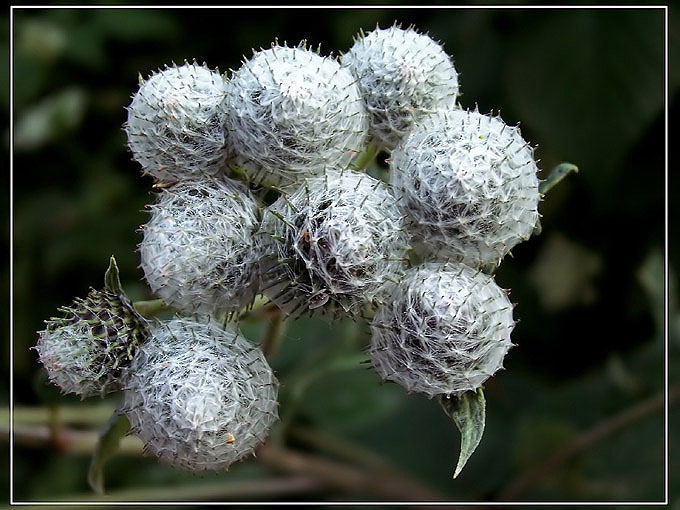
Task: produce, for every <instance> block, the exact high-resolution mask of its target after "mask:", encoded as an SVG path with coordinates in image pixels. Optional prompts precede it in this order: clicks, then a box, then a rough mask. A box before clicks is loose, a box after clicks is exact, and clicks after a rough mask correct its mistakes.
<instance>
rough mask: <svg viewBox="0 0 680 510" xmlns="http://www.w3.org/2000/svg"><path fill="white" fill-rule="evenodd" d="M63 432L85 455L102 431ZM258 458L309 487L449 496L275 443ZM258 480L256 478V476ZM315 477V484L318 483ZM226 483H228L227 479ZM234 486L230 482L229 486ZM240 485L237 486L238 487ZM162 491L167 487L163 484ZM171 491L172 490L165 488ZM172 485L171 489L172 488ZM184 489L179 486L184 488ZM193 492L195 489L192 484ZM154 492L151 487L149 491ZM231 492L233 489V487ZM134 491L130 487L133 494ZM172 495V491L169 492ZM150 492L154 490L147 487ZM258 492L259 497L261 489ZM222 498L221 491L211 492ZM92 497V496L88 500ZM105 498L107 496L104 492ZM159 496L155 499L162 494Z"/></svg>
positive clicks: (5, 430) (38, 436)
mask: <svg viewBox="0 0 680 510" xmlns="http://www.w3.org/2000/svg"><path fill="white" fill-rule="evenodd" d="M61 434H62V437H63V438H64V444H65V446H66V449H65V450H64V453H66V454H80V455H90V454H91V453H92V451H93V449H94V447H95V445H96V444H97V441H98V440H99V436H98V434H97V433H96V432H94V431H81V430H73V429H66V428H65V429H62V432H61ZM0 437H2V439H3V440H5V441H6V440H8V439H9V427H8V425H6V424H2V425H0ZM14 441H15V444H17V445H22V446H26V447H32V448H50V447H51V446H53V445H52V442H51V439H50V432H49V429H48V427H46V426H39V427H35V426H33V427H27V426H21V427H15V428H14ZM119 452H120V453H122V454H127V455H142V442H141V440H140V439H138V438H137V437H135V436H127V437H124V438H123V439H122V440H121V442H120V450H119ZM257 458H258V460H259V461H260V462H261V463H262V464H264V465H265V466H268V467H270V468H272V469H274V470H276V471H281V472H284V473H287V474H289V475H292V477H293V479H296V480H302V478H305V479H307V480H308V482H306V483H305V484H301V485H306V487H307V490H321V489H329V488H330V489H335V490H340V491H342V492H345V493H358V494H368V495H370V496H373V497H376V498H380V499H386V500H392V501H399V500H407V501H425V500H428V501H437V500H443V499H444V497H443V496H442V495H440V494H438V493H437V492H435V491H433V490H431V489H430V488H428V487H425V486H423V485H421V484H420V483H419V482H416V481H414V480H412V479H410V478H406V477H404V476H402V475H396V474H393V473H390V472H386V471H381V470H377V469H361V468H358V467H356V466H352V465H350V464H345V463H339V462H335V461H332V460H329V459H326V458H323V457H320V456H316V455H311V454H308V453H300V452H296V451H293V450H290V449H287V448H281V447H279V446H275V445H273V444H272V443H271V442H269V443H268V444H265V445H263V446H262V447H260V448H259V449H258V451H257ZM253 482H254V481H253ZM312 482H313V483H312ZM238 483H239V484H244V483H246V481H239V482H238ZM223 485H227V484H225V483H224V482H223ZM227 486H228V487H229V485H227ZM196 487H197V488H196V492H190V493H189V492H186V493H181V494H180V496H181V497H182V499H183V498H185V497H186V498H187V499H190V498H191V499H194V498H199V499H205V498H206V493H203V492H199V489H198V487H199V486H196ZM232 487H234V486H232ZM298 488H299V491H300V492H304V490H303V488H302V487H301V486H299V487H298ZM158 490H159V491H160V490H161V489H158ZM164 490H166V491H167V489H164ZM171 490H172V489H170V491H171ZM178 490H179V489H178ZM186 490H187V491H191V490H192V489H189V488H188V487H187V488H186ZM147 491H148V490H147ZM225 491H227V492H228V490H227V488H225ZM130 493H131V491H125V493H123V497H125V494H127V496H129V495H130ZM166 493H167V494H168V495H170V494H171V492H169V491H168V492H166ZM133 494H134V498H133V499H136V498H138V497H141V496H139V495H138V493H134V492H133ZM145 494H146V495H147V496H145V498H146V497H148V494H149V492H145ZM224 494H225V495H224V496H223V497H237V496H235V495H234V494H233V493H232V494H227V493H226V492H225V493H224ZM252 495H253V496H255V497H259V494H257V493H256V492H253V493H252ZM110 496H111V497H115V496H116V493H112V494H111V495H110ZM180 496H178V495H177V494H174V493H173V495H172V498H170V499H173V500H177V499H179V498H180ZM212 497H217V496H214V495H213V496H210V498H212ZM89 498H90V497H89V496H87V497H86V499H88V500H91V499H89ZM100 498H101V497H100ZM156 498H157V497H156V496H155V495H154V497H153V498H152V499H156Z"/></svg>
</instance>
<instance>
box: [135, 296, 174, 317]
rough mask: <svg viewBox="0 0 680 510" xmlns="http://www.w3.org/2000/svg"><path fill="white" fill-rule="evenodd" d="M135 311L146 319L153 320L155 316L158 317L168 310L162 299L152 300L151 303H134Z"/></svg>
mask: <svg viewBox="0 0 680 510" xmlns="http://www.w3.org/2000/svg"><path fill="white" fill-rule="evenodd" d="M132 306H134V307H135V310H137V312H138V313H139V314H140V315H142V316H143V317H146V318H151V317H153V316H154V315H158V314H159V313H160V312H162V311H164V310H167V307H166V306H165V303H163V300H162V299H152V300H150V301H135V302H134V303H132Z"/></svg>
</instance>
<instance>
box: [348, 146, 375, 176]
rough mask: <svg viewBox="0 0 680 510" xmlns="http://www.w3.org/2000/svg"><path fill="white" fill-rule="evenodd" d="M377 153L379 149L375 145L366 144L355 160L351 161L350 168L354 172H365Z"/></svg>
mask: <svg viewBox="0 0 680 510" xmlns="http://www.w3.org/2000/svg"><path fill="white" fill-rule="evenodd" d="M378 152H380V148H379V147H378V146H377V145H375V144H372V143H371V144H368V145H367V146H366V148H365V149H364V150H363V151H361V153H359V155H358V156H357V157H356V159H355V160H354V161H352V168H353V169H354V170H356V171H361V170H365V169H366V167H367V166H368V165H369V164H370V162H371V161H373V160H374V159H375V157H376V156H377V155H378Z"/></svg>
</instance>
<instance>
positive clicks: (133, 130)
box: [125, 62, 226, 181]
mask: <svg viewBox="0 0 680 510" xmlns="http://www.w3.org/2000/svg"><path fill="white" fill-rule="evenodd" d="M225 90H226V82H225V80H224V78H222V76H221V75H220V74H219V73H218V72H215V71H211V70H210V69H208V68H207V67H205V66H201V65H198V64H196V63H195V62H194V63H193V64H188V63H187V64H185V65H183V66H179V67H175V66H173V67H166V68H165V70H163V71H159V72H158V73H156V74H153V75H152V76H151V77H150V78H149V79H148V80H146V81H144V82H142V83H141V85H140V87H139V90H138V91H137V93H136V94H135V95H134V96H133V98H132V103H131V104H130V106H129V107H128V109H127V110H128V119H127V123H126V124H125V132H126V133H127V137H128V146H129V147H130V150H131V151H132V155H133V157H134V158H135V160H137V161H138V162H139V163H140V164H141V165H142V172H143V173H144V174H148V175H152V176H153V177H154V178H156V179H157V180H159V181H178V180H184V179H187V178H192V177H196V176H202V175H207V174H217V173H219V172H221V171H223V170H224V159H225V157H226V153H225V134H224V127H223V124H224V112H223V111H222V101H223V99H224V95H225Z"/></svg>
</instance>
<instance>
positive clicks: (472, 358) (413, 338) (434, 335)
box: [369, 263, 514, 397]
mask: <svg viewBox="0 0 680 510" xmlns="http://www.w3.org/2000/svg"><path fill="white" fill-rule="evenodd" d="M512 308H513V307H512V304H511V303H510V301H509V300H508V297H507V295H506V293H505V292H504V291H503V290H502V289H501V288H500V287H498V285H496V283H495V282H494V280H493V278H491V277H490V276H488V275H486V274H484V273H480V272H478V271H476V270H474V269H472V268H469V267H467V266H464V265H463V264H456V263H453V264H439V263H427V264H423V265H421V266H418V267H415V268H413V269H410V270H409V271H408V272H407V275H406V277H405V278H404V279H403V280H402V281H401V282H400V283H399V284H397V285H395V286H394V287H393V291H392V294H391V296H390V298H389V299H387V300H386V301H385V302H384V303H383V304H382V305H381V306H380V307H379V308H378V310H377V312H376V314H375V316H374V319H373V322H372V324H371V330H372V332H373V336H372V339H371V347H370V351H369V353H370V356H371V359H372V360H373V365H374V366H375V368H376V370H377V371H378V372H379V373H380V375H381V376H382V377H383V379H386V380H389V381H394V382H396V383H398V384H400V385H402V386H403V387H405V388H406V389H407V390H409V391H416V392H422V393H425V394H427V395H428V396H430V397H433V396H435V395H458V394H461V393H463V392H465V391H468V390H475V389H477V388H478V387H479V386H481V384H482V383H483V382H484V381H485V380H486V379H487V378H489V377H490V376H491V375H493V374H494V373H495V372H496V371H497V370H498V369H499V368H501V366H502V362H503V358H504V356H505V354H506V353H507V351H508V349H510V347H511V345H512V344H511V342H510V333H511V331H512V329H513V327H514V322H513V319H512Z"/></svg>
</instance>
